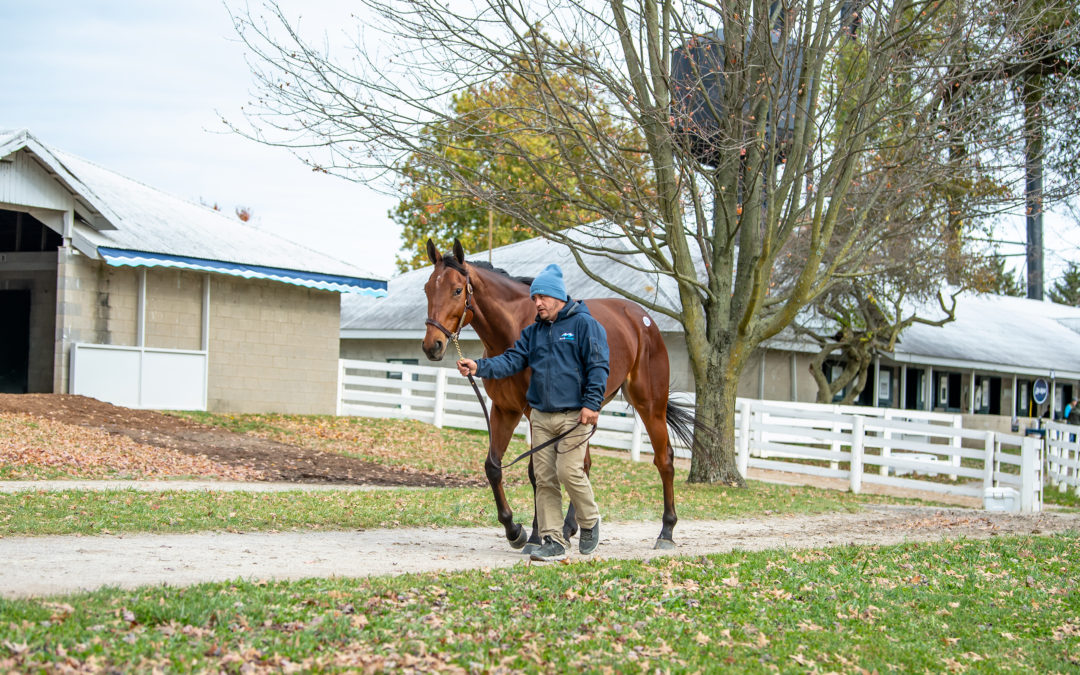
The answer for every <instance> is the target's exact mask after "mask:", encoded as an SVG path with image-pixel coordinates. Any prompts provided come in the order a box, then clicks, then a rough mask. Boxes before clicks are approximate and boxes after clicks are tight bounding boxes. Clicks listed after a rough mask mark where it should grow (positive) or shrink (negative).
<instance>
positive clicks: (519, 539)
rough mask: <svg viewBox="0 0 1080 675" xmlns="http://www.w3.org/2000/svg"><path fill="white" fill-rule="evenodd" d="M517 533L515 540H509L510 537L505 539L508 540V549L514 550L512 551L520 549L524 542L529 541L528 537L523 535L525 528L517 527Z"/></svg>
mask: <svg viewBox="0 0 1080 675" xmlns="http://www.w3.org/2000/svg"><path fill="white" fill-rule="evenodd" d="M517 531H518V533H517V536H516V537H515V538H513V539H510V537H507V539H510V548H514V549H518V548H521V547H523V546H525V542H527V541H529V535H528V534H526V533H525V528H524V527H522V526H520V525H518V526H517Z"/></svg>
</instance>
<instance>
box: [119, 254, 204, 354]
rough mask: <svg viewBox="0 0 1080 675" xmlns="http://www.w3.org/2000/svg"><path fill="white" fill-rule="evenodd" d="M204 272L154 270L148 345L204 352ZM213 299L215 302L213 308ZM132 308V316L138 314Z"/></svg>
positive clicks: (148, 311) (148, 293) (148, 306)
mask: <svg viewBox="0 0 1080 675" xmlns="http://www.w3.org/2000/svg"><path fill="white" fill-rule="evenodd" d="M205 277H206V275H205V274H203V273H196V272H187V271H183V270H171V269H165V268H154V269H149V270H147V275H146V326H145V330H146V346H147V347H157V348H159V349H193V350H194V349H202V303H203V281H204V279H205ZM212 304H213V300H211V305H212ZM135 311H136V310H135V309H134V308H133V309H132V314H133V315H134V314H135Z"/></svg>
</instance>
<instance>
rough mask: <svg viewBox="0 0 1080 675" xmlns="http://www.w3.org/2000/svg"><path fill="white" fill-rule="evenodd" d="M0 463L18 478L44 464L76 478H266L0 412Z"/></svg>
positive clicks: (38, 471) (73, 427) (87, 430)
mask: <svg viewBox="0 0 1080 675" xmlns="http://www.w3.org/2000/svg"><path fill="white" fill-rule="evenodd" d="M0 465H3V466H4V467H5V468H6V469H7V472H6V473H7V475H8V476H9V477H11V478H20V479H32V478H40V477H42V474H43V471H42V469H46V470H48V471H49V472H51V473H53V474H55V473H61V474H65V475H68V476H70V477H73V478H168V477H176V476H204V477H216V478H222V479H226V480H259V479H262V478H263V476H262V472H260V471H256V470H255V469H250V468H247V467H231V466H226V465H224V464H219V463H217V462H214V461H211V460H209V459H207V458H205V457H195V456H191V455H185V454H183V453H181V452H177V451H175V450H169V449H166V448H158V447H154V446H151V445H144V444H142V443H138V442H136V441H133V440H132V439H130V438H128V437H127V436H120V435H117V434H110V433H108V432H106V431H103V430H101V429H92V428H88V427H80V426H76V425H73V424H64V423H63V422H55V421H52V420H48V419H44V418H41V417H35V416H33V415H27V414H21V413H20V414H5V415H0Z"/></svg>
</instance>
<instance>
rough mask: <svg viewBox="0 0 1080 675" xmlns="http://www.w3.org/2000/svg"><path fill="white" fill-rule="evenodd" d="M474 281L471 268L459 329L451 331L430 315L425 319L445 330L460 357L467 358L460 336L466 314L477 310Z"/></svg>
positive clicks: (466, 278) (466, 280) (474, 312)
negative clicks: (473, 298) (473, 287)
mask: <svg viewBox="0 0 1080 675" xmlns="http://www.w3.org/2000/svg"><path fill="white" fill-rule="evenodd" d="M472 296H473V289H472V281H471V280H470V279H469V270H468V269H466V270H465V308H464V309H462V310H461V317H459V318H458V324H457V330H455V331H453V332H451V331H450V329H448V328H447V327H446V326H444V325H442V324H441V323H439V322H438V321H436V320H435V319H433V318H431V317H430V316H429V317H428V318H427V319H426V320H425V321H424V323H425V324H427V325H428V326H435V327H436V328H438V329H439V330H441V331H442V332H443V335H445V336H446V337H448V338H450V340H451V341H453V343H454V348H455V349H457V353H458V358H459V359H463V358H465V357H464V356H463V355H462V353H461V345H460V344H459V343H458V337H459V336H460V335H461V329H462V328H464V327H465V315H466V314H467V313H469V312H472V313H473V314H476V311H475V310H474V309H473V306H472Z"/></svg>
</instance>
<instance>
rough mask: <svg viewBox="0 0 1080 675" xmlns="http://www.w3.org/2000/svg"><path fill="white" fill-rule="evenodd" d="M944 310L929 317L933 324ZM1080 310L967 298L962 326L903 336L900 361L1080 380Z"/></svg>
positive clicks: (921, 328) (960, 312) (960, 308)
mask: <svg viewBox="0 0 1080 675" xmlns="http://www.w3.org/2000/svg"><path fill="white" fill-rule="evenodd" d="M940 315H941V310H940V309H938V310H937V311H936V312H930V311H928V312H927V313H926V316H928V318H936V317H937V316H940ZM1078 326H1080V308H1077V307H1070V306H1067V305H1058V304H1055V303H1053V302H1049V301H1041V300H1028V299H1027V298H1012V297H1006V296H1000V295H980V294H975V293H963V294H961V295H960V296H959V297H958V298H957V303H956V320H955V321H951V322H949V323H947V324H945V325H944V326H941V327H937V326H927V325H923V324H914V325H912V326H910V327H908V328H907V330H905V331H904V332H903V333H902V334H901V336H900V342H899V344H897V346H896V352H895V354H894V358H895V359H896V360H897V361H911V362H918V363H936V364H937V365H941V366H943V367H955V368H971V369H975V370H1003V371H1007V372H1016V373H1020V374H1029V375H1042V376H1046V375H1049V373H1050V371H1051V370H1053V371H1055V374H1056V376H1057V377H1059V378H1073V379H1080V333H1078V332H1077V327H1078Z"/></svg>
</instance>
